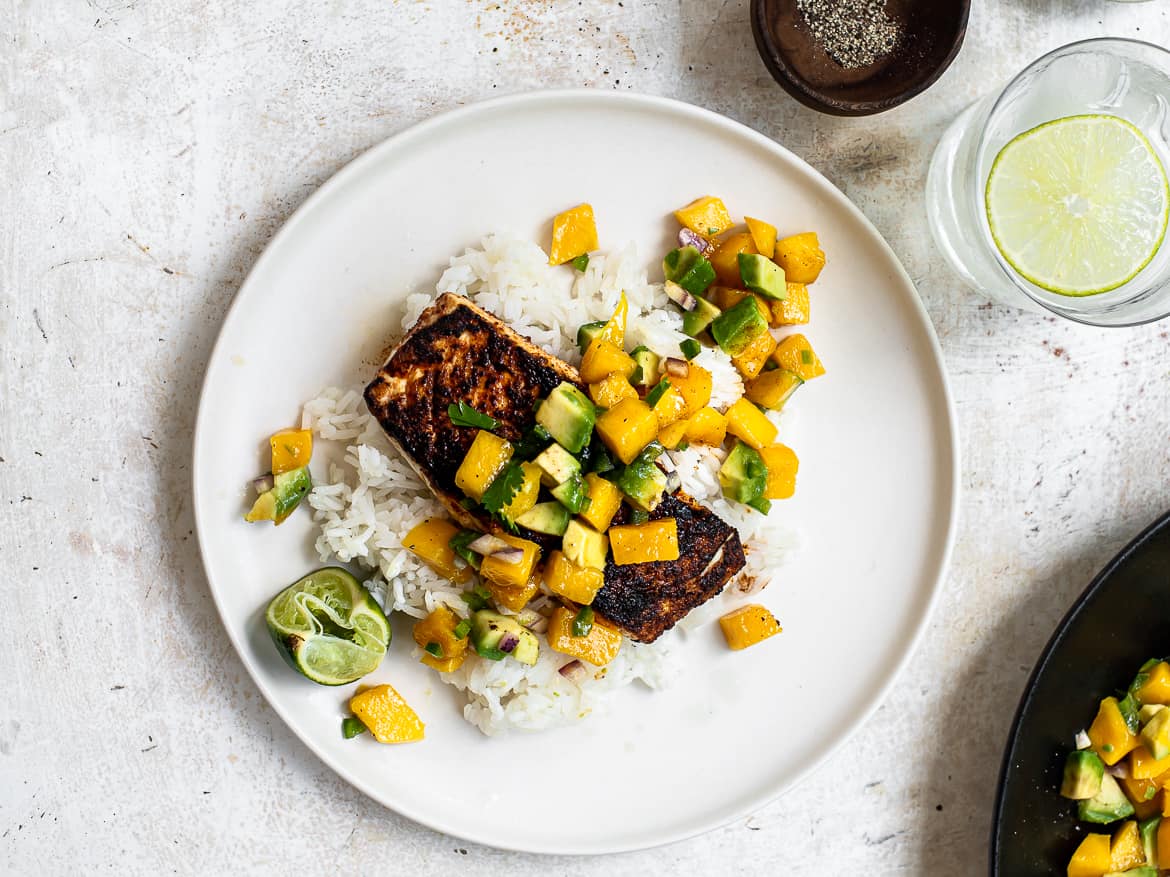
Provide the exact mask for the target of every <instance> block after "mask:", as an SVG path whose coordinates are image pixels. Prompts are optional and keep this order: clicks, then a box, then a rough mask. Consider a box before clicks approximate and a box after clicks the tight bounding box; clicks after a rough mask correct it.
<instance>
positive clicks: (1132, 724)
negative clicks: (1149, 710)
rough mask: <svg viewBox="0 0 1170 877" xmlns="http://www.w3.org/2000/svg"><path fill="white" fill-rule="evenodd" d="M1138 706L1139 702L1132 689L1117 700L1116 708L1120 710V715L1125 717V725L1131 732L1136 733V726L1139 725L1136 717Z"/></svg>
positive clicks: (1138, 726)
mask: <svg viewBox="0 0 1170 877" xmlns="http://www.w3.org/2000/svg"><path fill="white" fill-rule="evenodd" d="M1140 708H1141V704H1140V703H1139V702H1138V699H1137V698H1136V697H1134V694H1133V692H1132V691H1131V692H1129V693H1128V694H1126V696H1125V697H1123V698H1122V699H1121V700H1119V701H1118V702H1117V709H1118V710H1120V712H1121V717H1122V718H1123V719H1125V724H1126V727H1128V728H1129V732H1130V733H1131V734H1136V733H1137V732H1138V728H1140V727H1141V722H1140V721H1139V719H1138V710H1139V709H1140Z"/></svg>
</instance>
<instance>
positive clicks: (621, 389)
mask: <svg viewBox="0 0 1170 877" xmlns="http://www.w3.org/2000/svg"><path fill="white" fill-rule="evenodd" d="M589 398H590V399H592V400H593V404H594V405H597V406H599V407H601V408H612V407H613V406H614V405H616V404H617V403H618V402H620V401H622V399H637V398H638V391H637V390H635V389H634V388H633V386H632V385H631V384H630V382H629V381H628V380H626V376H625V375H623V374H622V373H621V372H612V373H610V374H608V375H606V376H605V377H604V378H602V379H601V380H600V381H598V382H597V383H594V384H590V385H589Z"/></svg>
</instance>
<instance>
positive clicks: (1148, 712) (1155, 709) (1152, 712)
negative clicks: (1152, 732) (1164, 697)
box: [1138, 703, 1166, 725]
mask: <svg viewBox="0 0 1170 877" xmlns="http://www.w3.org/2000/svg"><path fill="white" fill-rule="evenodd" d="M1164 709H1166V706H1165V705H1164V704H1160V703H1147V704H1146V705H1145V706H1143V707H1142V708H1141V709H1140V710H1138V724H1139V725H1144V724H1146V723H1147V722H1149V720H1150V719H1152V718H1153V717H1154V716H1156V715H1157V714H1158V713H1160V712H1162V710H1164Z"/></svg>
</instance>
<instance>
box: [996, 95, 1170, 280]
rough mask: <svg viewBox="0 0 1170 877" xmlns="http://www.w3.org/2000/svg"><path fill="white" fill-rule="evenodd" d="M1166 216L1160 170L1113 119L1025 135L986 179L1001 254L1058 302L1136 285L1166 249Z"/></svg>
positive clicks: (1167, 201) (1136, 136)
mask: <svg viewBox="0 0 1170 877" xmlns="http://www.w3.org/2000/svg"><path fill="white" fill-rule="evenodd" d="M1168 214H1170V189H1168V188H1167V183H1166V172H1165V170H1164V169H1163V167H1162V163H1161V161H1159V159H1158V156H1157V154H1156V153H1155V152H1154V150H1153V147H1151V146H1150V142H1149V141H1148V140H1146V138H1145V136H1144V135H1143V134H1142V132H1141V131H1139V130H1138V129H1137V128H1135V127H1134V126H1133V125H1131V124H1130V123H1129V122H1127V121H1125V120H1124V119H1120V118H1118V117H1117V116H1107V115H1087V116H1068V117H1067V118H1064V119H1057V120H1056V121H1054V122H1047V123H1046V124H1043V125H1040V126H1039V127H1037V128H1033V129H1032V130H1031V131H1025V132H1024V133H1023V134H1020V135H1019V136H1018V137H1016V138H1015V139H1014V140H1012V141H1011V142H1010V143H1008V145H1007V146H1005V147H1004V148H1003V149H1002V150H1001V151H1000V153H999V155H998V156H996V159H995V164H994V165H993V166H992V168H991V174H990V176H989V177H988V178H987V220H988V222H989V223H990V225H991V235H992V237H993V238H994V239H995V244H996V246H997V247H999V251H1000V253H1002V254H1003V257H1004V259H1006V260H1007V261H1008V264H1010V265H1011V266H1012V267H1013V268H1014V269H1015V270H1016V271H1017V272H1019V273H1020V274H1021V275H1022V276H1023V277H1025V278H1026V279H1027V280H1030V281H1031V282H1032V283H1034V284H1036V285H1037V286H1039V287H1042V288H1044V289H1047V290H1049V291H1050V292H1056V293H1060V294H1061V295H1094V294H1096V293H1099V292H1108V291H1109V290H1111V289H1116V288H1117V287H1119V286H1121V285H1122V284H1124V283H1126V282H1127V281H1129V280H1131V279H1132V278H1133V277H1134V276H1136V275H1137V273H1138V272H1139V271H1141V270H1142V269H1143V268H1144V267H1146V265H1147V264H1148V263H1149V261H1150V260H1151V259H1152V258H1153V257H1154V254H1155V253H1156V252H1157V251H1158V247H1159V246H1161V244H1162V239H1163V237H1165V234H1166V220H1167V215H1168Z"/></svg>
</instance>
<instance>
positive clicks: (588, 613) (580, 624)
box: [573, 606, 593, 636]
mask: <svg viewBox="0 0 1170 877" xmlns="http://www.w3.org/2000/svg"><path fill="white" fill-rule="evenodd" d="M591 630H593V610H592V609H590V608H589V607H588V606H582V607H581V610H580V611H579V612H578V613H577V617H576V618H574V619H573V636H589V631H591Z"/></svg>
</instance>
